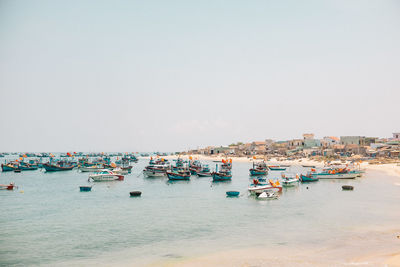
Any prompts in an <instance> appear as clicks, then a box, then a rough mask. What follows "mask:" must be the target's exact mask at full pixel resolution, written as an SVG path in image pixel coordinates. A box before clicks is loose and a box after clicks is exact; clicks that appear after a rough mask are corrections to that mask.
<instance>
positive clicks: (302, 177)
mask: <svg viewBox="0 0 400 267" xmlns="http://www.w3.org/2000/svg"><path fill="white" fill-rule="evenodd" d="M300 181H301V182H302V183H307V182H316V181H319V178H318V177H313V176H312V175H311V174H308V175H304V174H300Z"/></svg>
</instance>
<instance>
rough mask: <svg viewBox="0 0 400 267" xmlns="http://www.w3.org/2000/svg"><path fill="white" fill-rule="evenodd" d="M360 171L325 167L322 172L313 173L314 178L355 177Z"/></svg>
mask: <svg viewBox="0 0 400 267" xmlns="http://www.w3.org/2000/svg"><path fill="white" fill-rule="evenodd" d="M358 175H359V173H358V172H351V171H349V170H348V169H342V168H341V169H332V168H330V169H325V170H323V171H322V172H320V173H313V174H312V177H313V178H319V179H355V178H356V177H357V176H358Z"/></svg>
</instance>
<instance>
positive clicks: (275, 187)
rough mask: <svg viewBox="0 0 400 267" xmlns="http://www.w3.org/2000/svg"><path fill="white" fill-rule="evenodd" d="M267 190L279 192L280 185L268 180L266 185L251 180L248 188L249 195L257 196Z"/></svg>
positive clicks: (280, 189)
mask: <svg viewBox="0 0 400 267" xmlns="http://www.w3.org/2000/svg"><path fill="white" fill-rule="evenodd" d="M268 190H272V191H277V192H281V191H282V185H281V184H280V183H279V181H276V182H274V181H272V180H269V181H268V183H260V182H259V181H258V179H253V183H252V184H251V185H250V186H249V188H248V191H249V192H250V194H258V193H262V192H264V191H268Z"/></svg>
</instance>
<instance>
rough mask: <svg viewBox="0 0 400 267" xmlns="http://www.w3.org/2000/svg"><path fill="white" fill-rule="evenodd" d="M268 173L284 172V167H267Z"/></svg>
mask: <svg viewBox="0 0 400 267" xmlns="http://www.w3.org/2000/svg"><path fill="white" fill-rule="evenodd" d="M268 169H269V170H270V171H286V167H281V166H268Z"/></svg>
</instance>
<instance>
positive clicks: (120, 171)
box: [112, 167, 129, 175]
mask: <svg viewBox="0 0 400 267" xmlns="http://www.w3.org/2000/svg"><path fill="white" fill-rule="evenodd" d="M112 171H113V172H114V173H116V174H121V175H127V174H129V171H127V170H124V169H122V168H121V167H117V168H114V169H113V170H112Z"/></svg>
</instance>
